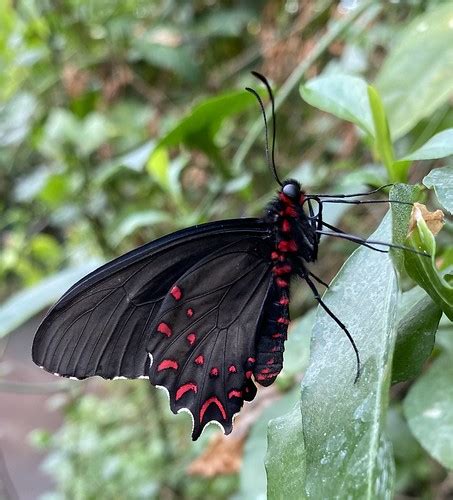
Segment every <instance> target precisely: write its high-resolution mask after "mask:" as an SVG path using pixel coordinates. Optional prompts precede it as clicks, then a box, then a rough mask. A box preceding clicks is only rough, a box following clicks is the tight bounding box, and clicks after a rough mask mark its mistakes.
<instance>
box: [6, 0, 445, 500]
mask: <svg viewBox="0 0 453 500" xmlns="http://www.w3.org/2000/svg"><path fill="white" fill-rule="evenodd" d="M0 6H1V9H0V12H1V14H0V19H1V22H0V24H1V31H0V58H1V73H0V96H1V105H0V207H1V219H0V238H1V240H0V241H1V254H0V277H1V281H0V299H2V300H3V305H2V306H1V307H0V342H3V343H5V342H6V341H7V339H8V337H9V335H10V334H11V332H12V331H13V330H14V329H15V328H16V327H18V326H19V325H20V324H22V323H23V322H25V321H26V320H27V319H29V318H30V317H32V316H33V315H35V314H36V313H38V312H39V311H41V310H42V309H44V308H45V307H47V306H48V305H50V303H52V302H53V301H54V300H56V299H57V298H58V297H59V296H60V295H61V294H62V293H63V292H64V291H65V290H66V288H68V287H69V286H70V285H71V284H72V283H73V282H74V281H75V280H77V279H78V278H80V277H81V276H83V275H84V274H86V273H87V272H88V271H89V270H90V269H92V268H93V267H95V266H97V265H99V264H100V263H102V262H103V261H105V260H106V259H108V258H111V257H113V256H116V255H119V254H121V253H122V252H124V251H126V250H128V249H131V248H133V247H135V246H137V245H139V244H142V243H144V242H147V241H149V240H151V239H153V238H156V237H158V236H160V235H162V234H165V233H168V232H171V231H174V230H176V229H179V228H181V227H186V226H189V225H193V224H196V223H199V222H204V221H207V220H215V219H219V218H228V217H237V216H245V215H259V214H260V213H261V212H262V209H263V207H264V205H265V203H266V202H267V201H268V200H269V199H270V198H271V196H272V194H273V192H274V191H275V188H276V185H275V183H274V181H273V179H272V177H271V175H270V173H269V171H268V169H267V166H266V163H265V156H264V150H263V130H262V129H263V127H262V121H261V118H260V117H259V112H258V109H257V106H256V102H255V101H254V99H253V98H252V97H251V96H250V95H249V94H247V93H246V92H244V91H243V87H244V86H245V85H249V86H250V85H252V86H255V87H256V86H257V85H256V82H255V81H254V80H252V79H251V77H250V75H249V70H250V69H258V70H260V71H261V72H262V73H264V74H265V75H266V76H267V77H268V78H269V79H270V80H271V81H272V82H273V84H274V85H275V88H276V90H277V105H278V154H277V158H278V164H279V168H280V171H281V175H282V176H292V177H295V178H297V179H298V180H299V181H301V183H302V184H303V186H304V188H305V189H306V190H307V191H308V192H345V191H346V192H354V191H356V190H357V189H363V188H364V187H365V186H366V185H369V186H372V187H373V186H374V187H375V186H380V185H383V184H387V183H389V182H392V183H400V185H398V186H396V187H395V188H393V189H392V191H391V193H390V196H391V197H393V198H394V199H399V200H405V201H413V200H419V201H423V202H424V203H427V204H428V206H429V208H431V209H433V208H438V207H439V206H442V207H443V209H444V212H445V213H446V215H447V216H448V215H449V213H451V211H452V207H453V202H452V199H453V195H452V185H453V182H452V178H453V163H452V161H451V158H448V156H449V155H451V154H452V153H453V151H452V149H453V111H452V107H451V98H452V84H451V82H452V81H453V66H452V61H453V3H452V2H448V1H447V2H444V1H440V0H411V1H402V2H382V3H381V2H372V1H369V2H367V1H360V2H353V1H348V0H343V1H342V2H339V3H336V2H335V3H333V2H326V1H323V0H306V1H303V0H301V1H297V0H286V1H259V2H231V1H227V0H218V1H216V0H209V1H208V0H206V1H197V2H176V1H174V0H152V1H150V0H147V1H142V0H127V1H124V0H122V1H116V0H109V1H107V0H105V1H99V2H94V1H83V2H82V1H79V0H62V1H56V0H47V1H39V2H38V1H34V0H19V1H17V2H14V3H13V2H9V1H8V0H3V1H0ZM367 82H369V83H371V85H369V84H368V83H367ZM439 158H444V159H440V160H439ZM437 167H441V168H437ZM434 168H436V169H435V170H433V169H434ZM429 172H430V173H429ZM417 183H421V185H420V187H414V185H415V184H417ZM384 196H386V194H385V193H384ZM329 208H331V209H329V210H328V213H327V215H326V216H327V219H328V220H329V221H330V222H333V223H336V224H339V225H341V227H343V228H344V229H345V230H347V231H349V232H354V233H356V234H362V235H369V234H370V233H371V232H372V231H373V230H374V229H375V228H376V227H377V226H378V225H379V228H378V229H377V232H376V234H375V236H374V237H375V238H376V239H381V240H385V241H390V240H391V239H393V241H394V242H396V243H400V244H401V243H404V242H405V243H406V244H410V243H411V244H414V245H416V246H417V247H418V248H421V249H425V250H426V251H428V252H429V253H430V254H432V255H433V259H426V258H423V257H422V258H418V257H416V256H413V255H412V256H411V255H409V254H407V253H406V255H401V252H400V253H395V255H393V256H392V258H393V262H392V260H391V259H390V258H389V257H388V256H384V255H382V254H378V253H374V252H372V251H371V250H367V249H360V250H358V251H357V252H355V253H354V254H353V256H352V257H351V258H350V259H349V260H348V262H347V263H346V265H345V266H344V267H343V268H342V270H341V272H340V274H339V275H338V276H337V278H336V279H335V282H334V283H335V284H334V286H332V287H331V288H330V290H329V291H328V293H327V294H326V296H325V299H326V301H327V302H328V303H329V304H330V305H331V307H332V308H334V309H335V310H336V311H337V314H338V315H339V316H340V318H341V319H342V321H343V322H344V323H346V324H347V325H348V327H349V328H350V329H351V331H352V332H353V334H354V338H355V339H356V342H357V344H358V346H359V349H360V352H361V356H362V359H363V361H364V373H363V375H362V378H361V380H360V381H359V383H358V384H356V385H354V384H353V383H352V382H353V373H354V368H353V365H354V357H353V352H352V351H351V348H350V345H349V344H348V343H347V341H346V340H345V339H344V338H343V336H342V334H341V331H339V330H338V328H337V326H336V325H335V324H333V323H332V322H330V321H329V320H328V319H327V318H326V317H325V316H324V315H323V314H322V313H321V312H318V313H317V314H316V312H315V311H314V309H313V299H312V297H311V296H310V293H307V290H306V288H303V287H300V286H295V287H294V288H295V290H294V294H293V304H292V316H293V318H294V319H295V321H294V322H293V325H292V328H291V335H290V339H289V341H288V343H287V350H286V356H285V368H284V372H283V373H282V375H281V376H280V377H279V379H278V381H277V382H276V384H274V386H275V387H271V388H270V389H268V390H262V391H260V393H259V395H258V397H257V399H256V401H255V402H254V404H252V405H250V406H247V407H246V408H245V409H244V410H243V412H242V417H240V418H239V419H238V420H237V428H236V430H235V432H234V433H233V434H232V436H231V437H230V438H228V439H226V440H225V439H223V438H221V437H219V435H218V430H217V429H216V428H211V427H210V428H209V429H208V430H207V432H205V433H204V435H203V436H202V438H201V439H200V441H199V442H197V443H195V444H193V443H192V442H191V441H190V437H189V436H190V419H189V418H188V417H187V415H178V416H174V415H172V414H171V413H170V412H169V410H168V409H167V406H168V405H167V401H166V398H165V396H162V394H161V393H160V392H158V391H156V390H154V389H153V388H150V387H149V384H147V383H146V382H140V381H136V382H124V381H121V382H112V383H106V382H101V381H96V383H95V388H94V390H93V385H91V386H90V387H91V389H90V391H86V390H85V389H86V385H85V384H84V383H81V382H72V381H62V382H60V381H56V382H55V383H54V384H52V387H50V388H49V390H51V391H54V392H56V393H58V394H62V395H63V396H64V398H63V399H62V400H61V399H60V405H59V411H63V412H64V415H65V423H64V425H63V426H62V428H61V429H60V430H59V431H58V432H57V433H49V432H47V431H46V430H45V429H43V430H40V431H36V432H35V433H34V434H33V436H32V438H31V440H32V441H33V443H34V445H37V446H40V447H43V448H44V449H45V450H47V453H48V454H47V458H46V460H45V462H44V464H43V467H44V468H45V470H46V471H47V473H48V474H50V475H51V476H52V477H53V479H54V481H55V488H54V492H52V493H50V492H49V494H48V495H46V498H48V499H50V498H52V499H56V498H77V499H94V498H96V499H103V498H127V499H129V498H130V499H136V498H137V499H139V498H165V499H167V498H168V499H173V498H191V499H193V498H233V497H234V498H247V499H251V498H262V497H263V495H265V494H266V491H267V492H268V495H269V498H283V496H284V495H286V497H287V498H302V497H303V496H304V495H306V496H307V497H310V498H333V497H334V496H335V495H338V497H339V498H346V497H348V495H352V497H353V498H391V497H392V496H393V495H396V496H397V498H401V499H405V498H436V499H437V498H438V499H442V498H451V495H453V475H452V474H451V472H449V471H450V470H451V469H452V468H453V393H452V391H451V384H452V381H453V372H452V366H453V363H452V356H453V348H452V346H453V343H452V338H453V336H452V335H453V329H452V327H451V322H450V320H451V319H452V318H453V313H452V311H453V288H452V286H451V283H452V282H451V279H450V278H451V274H450V273H451V269H452V267H451V266H452V265H453V250H452V246H451V234H452V232H453V226H452V224H451V222H449V221H448V220H447V222H446V224H445V226H444V228H443V230H442V231H441V232H440V233H439V234H438V235H437V236H436V239H435V240H434V237H433V235H432V233H431V231H430V230H429V228H428V226H427V225H426V223H425V222H424V221H423V219H422V218H419V220H418V222H417V223H416V224H415V229H414V230H413V232H412V235H411V237H410V238H409V239H408V240H406V233H407V226H408V218H409V212H410V210H406V209H404V208H401V207H394V208H393V210H392V212H393V213H392V214H391V215H392V217H390V215H388V216H386V217H384V215H385V211H386V205H373V206H371V208H368V207H364V206H357V207H352V208H351V209H350V210H346V209H345V207H344V206H340V205H332V206H331V207H329ZM381 221H382V222H381ZM326 240H328V239H327V238H326ZM352 249H353V245H351V244H350V243H348V242H342V241H341V240H336V241H325V242H324V243H323V245H322V248H321V252H320V262H319V264H318V265H317V266H316V272H317V273H318V274H319V275H321V277H322V278H323V279H324V280H327V281H329V280H330V279H331V278H332V277H333V276H334V275H335V274H336V272H337V271H338V269H339V268H340V266H341V264H342V263H343V262H344V260H345V259H346V257H347V256H348V255H350V253H351V250H352ZM434 255H436V256H437V258H436V259H434ZM394 266H395V267H396V269H397V271H398V275H399V278H398V279H397V278H396V276H395V273H394V271H393V269H394ZM401 290H403V291H404V292H403V294H402V296H401V293H400V292H401ZM448 318H449V319H448ZM439 322H440V323H439ZM439 325H440V326H439ZM312 327H313V340H312V342H311V354H310V353H309V349H310V338H309V337H310V331H311V329H312ZM436 332H437V335H436ZM31 340H32V339H31V338H30V343H31ZM0 347H1V346H0ZM0 351H2V349H0ZM30 362H31V361H30ZM0 363H1V360H0ZM305 373H306V374H305ZM303 374H305V375H304V376H303ZM302 376H303V382H302V393H301V391H300V380H301V378H302ZM6 383H7V374H6V375H2V372H1V371H0V390H1V388H2V387H3V386H2V384H6ZM18 390H20V387H19V388H18ZM301 394H302V396H301ZM24 397H26V396H24ZM0 398H1V394H0ZM0 401H1V400H0ZM61 401H63V403H61ZM276 417H278V418H277V419H276V420H273V421H272V423H271V425H270V428H269V445H267V432H268V429H267V427H268V421H269V420H270V419H275V418H276ZM266 450H267V458H266V466H267V479H266V471H265V468H264V462H265V457H266Z"/></svg>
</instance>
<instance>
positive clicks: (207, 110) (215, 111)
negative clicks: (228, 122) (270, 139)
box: [150, 90, 254, 176]
mask: <svg viewBox="0 0 453 500" xmlns="http://www.w3.org/2000/svg"><path fill="white" fill-rule="evenodd" d="M253 104H254V100H253V99H252V97H251V96H250V95H249V94H248V92H244V91H243V90H240V91H234V92H227V93H225V94H223V95H220V96H217V97H212V98H208V99H205V100H204V101H202V102H201V103H199V104H197V105H196V106H194V107H193V108H192V110H191V111H190V112H189V113H188V114H187V115H186V116H185V117H184V118H182V119H181V120H180V121H179V122H178V123H177V125H176V126H174V127H173V128H172V129H171V130H170V131H169V132H168V133H167V134H166V135H164V136H163V137H162V138H161V139H160V140H159V142H158V143H157V145H156V148H155V150H154V152H153V153H152V155H151V158H150V161H151V162H152V161H153V156H154V154H158V152H159V149H160V148H161V147H163V146H165V147H171V146H176V145H185V146H187V147H189V148H196V149H199V150H201V151H203V152H204V153H205V154H206V155H207V156H209V157H210V158H211V159H212V160H213V161H215V162H216V163H217V166H218V167H219V169H220V170H221V171H222V172H223V173H224V174H225V176H228V175H227V172H226V167H225V165H224V164H223V160H222V158H221V156H220V152H219V148H218V147H217V145H216V144H215V138H216V135H217V133H218V131H219V129H220V127H221V126H222V123H223V122H224V120H225V119H226V118H228V117H230V116H232V115H235V114H238V113H240V112H242V111H244V110H245V109H247V108H248V107H249V106H251V105H253Z"/></svg>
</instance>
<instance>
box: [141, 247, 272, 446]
mask: <svg viewBox="0 0 453 500" xmlns="http://www.w3.org/2000/svg"><path fill="white" fill-rule="evenodd" d="M269 253H270V250H269V248H268V247H267V244H266V243H265V242H264V241H263V240H260V239H258V238H249V239H244V240H242V241H241V242H239V243H237V244H234V245H229V246H227V247H225V248H223V249H221V250H218V251H217V252H215V253H213V254H211V255H209V256H207V257H205V258H204V259H203V260H202V261H201V262H199V263H198V264H196V265H194V266H193V267H192V268H191V269H189V270H188V271H187V272H186V273H185V274H184V275H183V276H181V277H180V278H179V279H178V280H176V281H175V283H174V284H173V285H172V287H171V288H170V289H169V293H168V294H167V296H166V297H165V299H164V301H163V303H162V306H161V308H160V310H159V313H158V315H157V317H156V318H155V320H154V321H153V324H152V327H151V328H152V332H151V339H150V341H149V343H148V351H149V352H150V354H151V355H152V358H153V364H152V366H151V367H150V370H149V376H150V380H151V383H152V384H154V385H159V386H163V387H165V388H166V389H167V390H168V392H169V396H170V406H171V409H172V411H173V412H175V413H176V412H178V411H179V410H181V409H182V408H185V409H188V410H189V411H190V412H191V413H192V416H193V420H194V429H193V434H192V437H193V439H196V438H197V437H198V436H199V435H200V434H201V431H202V430H203V428H204V426H205V425H206V424H207V423H208V422H210V421H216V422H218V423H220V424H221V425H222V427H223V428H224V430H225V433H227V434H228V433H229V432H231V429H232V421H233V416H234V415H235V414H236V413H237V412H238V411H239V410H240V408H241V407H242V405H243V401H244V400H251V399H253V397H254V396H255V393H256V387H255V385H254V383H253V381H252V380H251V376H252V373H253V366H254V364H255V361H256V360H255V355H256V354H255V351H256V344H257V335H258V334H259V325H260V318H261V315H262V311H263V307H264V304H265V303H266V298H267V295H268V293H269V290H270V288H271V286H272V274H271V262H270V259H269Z"/></svg>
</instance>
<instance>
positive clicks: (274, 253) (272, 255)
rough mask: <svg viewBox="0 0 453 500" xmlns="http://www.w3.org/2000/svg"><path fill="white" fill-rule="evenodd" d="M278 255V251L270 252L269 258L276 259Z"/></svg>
mask: <svg viewBox="0 0 453 500" xmlns="http://www.w3.org/2000/svg"><path fill="white" fill-rule="evenodd" d="M279 257H280V254H279V253H278V252H272V253H271V259H272V260H278V258H279Z"/></svg>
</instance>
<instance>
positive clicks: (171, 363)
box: [157, 359, 178, 372]
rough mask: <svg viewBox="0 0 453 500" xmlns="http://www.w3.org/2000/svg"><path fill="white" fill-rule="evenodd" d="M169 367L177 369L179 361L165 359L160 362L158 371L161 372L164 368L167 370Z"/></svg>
mask: <svg viewBox="0 0 453 500" xmlns="http://www.w3.org/2000/svg"><path fill="white" fill-rule="evenodd" d="M168 368H173V370H177V369H178V363H177V362H176V361H173V360H172V359H164V360H163V361H161V362H160V363H159V366H158V367H157V371H158V372H160V371H162V370H167V369H168Z"/></svg>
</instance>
